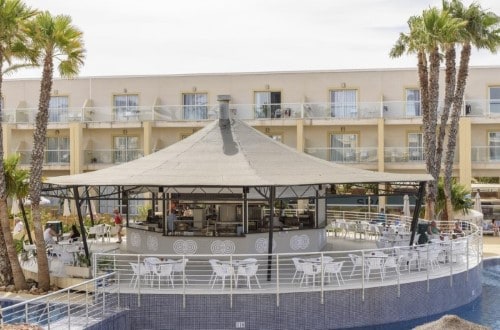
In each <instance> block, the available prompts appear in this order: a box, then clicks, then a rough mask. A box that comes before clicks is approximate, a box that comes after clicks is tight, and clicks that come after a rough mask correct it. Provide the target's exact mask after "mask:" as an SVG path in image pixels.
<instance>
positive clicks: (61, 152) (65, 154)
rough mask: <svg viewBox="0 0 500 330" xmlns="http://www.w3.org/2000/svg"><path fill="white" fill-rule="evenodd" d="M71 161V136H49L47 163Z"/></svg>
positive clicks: (46, 152) (46, 154)
mask: <svg viewBox="0 0 500 330" xmlns="http://www.w3.org/2000/svg"><path fill="white" fill-rule="evenodd" d="M67 163H69V137H60V136H57V137H48V138H47V150H46V151H45V164H67Z"/></svg>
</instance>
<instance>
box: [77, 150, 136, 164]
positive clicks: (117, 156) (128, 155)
mask: <svg viewBox="0 0 500 330" xmlns="http://www.w3.org/2000/svg"><path fill="white" fill-rule="evenodd" d="M84 155H85V156H84V163H85V165H89V164H96V165H97V164H109V165H111V164H120V163H126V162H129V161H131V160H135V159H138V158H141V157H142V156H143V155H144V153H143V150H142V149H108V150H84Z"/></svg>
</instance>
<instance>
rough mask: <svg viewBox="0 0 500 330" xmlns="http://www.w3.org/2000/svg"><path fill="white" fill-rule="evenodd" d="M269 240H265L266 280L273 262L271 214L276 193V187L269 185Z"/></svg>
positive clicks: (269, 276) (272, 213) (268, 277)
mask: <svg viewBox="0 0 500 330" xmlns="http://www.w3.org/2000/svg"><path fill="white" fill-rule="evenodd" d="M269 188H270V189H269V240H268V242H267V253H268V254H267V280H268V281H271V270H272V263H273V232H274V225H273V216H274V197H275V195H276V187H274V186H272V187H269Z"/></svg>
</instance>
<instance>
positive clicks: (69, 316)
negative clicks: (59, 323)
mask: <svg viewBox="0 0 500 330" xmlns="http://www.w3.org/2000/svg"><path fill="white" fill-rule="evenodd" d="M67 293H68V329H71V298H70V295H69V290H68V291H67Z"/></svg>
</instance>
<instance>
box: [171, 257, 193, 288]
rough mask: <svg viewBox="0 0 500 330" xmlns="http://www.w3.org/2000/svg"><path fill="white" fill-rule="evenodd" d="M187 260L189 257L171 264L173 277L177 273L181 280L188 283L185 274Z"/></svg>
mask: <svg viewBox="0 0 500 330" xmlns="http://www.w3.org/2000/svg"><path fill="white" fill-rule="evenodd" d="M188 261H189V259H187V258H183V259H180V260H178V261H177V262H176V263H174V264H173V270H172V276H173V277H175V274H176V273H179V274H180V275H181V276H182V281H183V282H184V283H189V281H188V279H187V276H186V264H187V262H188Z"/></svg>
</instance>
